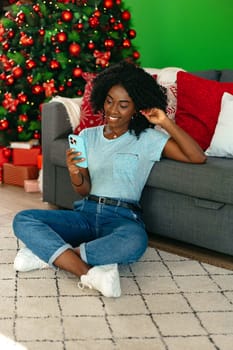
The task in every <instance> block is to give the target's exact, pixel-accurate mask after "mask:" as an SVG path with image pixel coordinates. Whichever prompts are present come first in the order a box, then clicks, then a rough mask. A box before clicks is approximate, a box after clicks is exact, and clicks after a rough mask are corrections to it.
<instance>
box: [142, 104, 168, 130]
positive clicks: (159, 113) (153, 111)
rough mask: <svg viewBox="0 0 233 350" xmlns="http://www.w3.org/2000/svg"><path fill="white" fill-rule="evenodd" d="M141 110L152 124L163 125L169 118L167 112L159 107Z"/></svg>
mask: <svg viewBox="0 0 233 350" xmlns="http://www.w3.org/2000/svg"><path fill="white" fill-rule="evenodd" d="M140 112H141V113H142V114H143V115H144V117H145V118H146V119H147V120H148V121H149V122H150V123H151V124H154V125H160V126H162V125H163V123H164V121H165V120H167V118H168V117H167V115H166V113H165V112H164V111H163V110H162V109H159V108H150V109H143V110H141V111H140Z"/></svg>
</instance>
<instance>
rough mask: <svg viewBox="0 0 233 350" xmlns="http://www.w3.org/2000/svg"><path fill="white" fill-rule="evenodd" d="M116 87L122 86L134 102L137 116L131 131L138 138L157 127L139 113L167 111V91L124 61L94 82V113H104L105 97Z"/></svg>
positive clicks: (97, 77) (92, 102)
mask: <svg viewBox="0 0 233 350" xmlns="http://www.w3.org/2000/svg"><path fill="white" fill-rule="evenodd" d="M114 85H121V86H122V87H123V88H124V89H125V90H126V91H127V93H128V95H129V96H130V97H131V99H132V100H133V102H134V105H135V109H136V113H135V115H134V117H133V118H132V119H131V121H130V124H129V131H130V132H131V133H134V134H135V135H136V136H137V137H139V135H140V133H141V132H142V131H144V130H145V129H147V128H150V127H154V125H152V124H151V123H149V121H148V120H147V119H146V118H145V117H144V116H143V115H142V114H141V113H140V110H143V109H147V108H160V109H162V110H163V111H166V107H167V96H166V92H165V90H164V89H163V88H162V87H161V86H160V85H159V84H158V83H157V82H156V80H155V79H154V78H153V77H152V75H151V74H149V73H147V72H146V71H145V70H144V69H143V68H140V67H138V66H136V65H135V64H134V63H130V62H128V61H125V60H124V61H120V62H119V63H117V64H114V65H112V66H110V67H108V68H106V69H104V70H103V71H102V72H101V73H99V74H98V75H97V76H96V77H95V78H94V80H93V89H92V93H91V97H90V102H91V105H92V108H93V111H94V112H95V113H97V112H103V108H104V102H105V99H106V96H107V94H108V92H109V90H110V89H111V88H112V87H113V86H114Z"/></svg>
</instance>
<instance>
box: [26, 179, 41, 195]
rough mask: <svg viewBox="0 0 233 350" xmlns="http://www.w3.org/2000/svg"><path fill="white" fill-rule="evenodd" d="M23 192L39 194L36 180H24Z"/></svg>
mask: <svg viewBox="0 0 233 350" xmlns="http://www.w3.org/2000/svg"><path fill="white" fill-rule="evenodd" d="M24 190H25V192H40V189H39V183H38V180H24Z"/></svg>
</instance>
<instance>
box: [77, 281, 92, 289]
mask: <svg viewBox="0 0 233 350" xmlns="http://www.w3.org/2000/svg"><path fill="white" fill-rule="evenodd" d="M85 287H87V288H90V289H92V288H93V287H92V285H91V284H89V283H87V282H78V288H79V289H84V288H85Z"/></svg>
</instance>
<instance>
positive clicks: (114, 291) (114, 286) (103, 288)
mask: <svg viewBox="0 0 233 350" xmlns="http://www.w3.org/2000/svg"><path fill="white" fill-rule="evenodd" d="M80 281H81V282H79V284H78V286H79V288H81V289H83V288H84V287H88V288H90V289H92V288H93V289H96V290H98V291H99V292H101V293H102V294H103V295H104V296H105V297H109V298H110V297H113V298H118V297H120V296H121V286H120V276H119V272H118V267H117V264H111V265H100V266H94V267H92V268H91V269H90V270H89V271H88V273H87V274H86V275H82V276H81V277H80Z"/></svg>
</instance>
